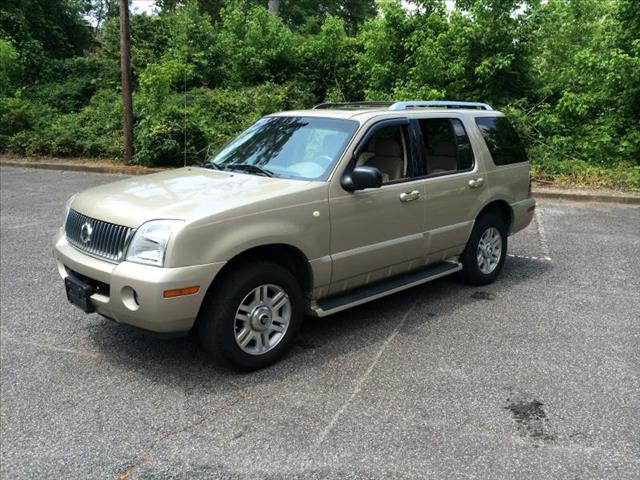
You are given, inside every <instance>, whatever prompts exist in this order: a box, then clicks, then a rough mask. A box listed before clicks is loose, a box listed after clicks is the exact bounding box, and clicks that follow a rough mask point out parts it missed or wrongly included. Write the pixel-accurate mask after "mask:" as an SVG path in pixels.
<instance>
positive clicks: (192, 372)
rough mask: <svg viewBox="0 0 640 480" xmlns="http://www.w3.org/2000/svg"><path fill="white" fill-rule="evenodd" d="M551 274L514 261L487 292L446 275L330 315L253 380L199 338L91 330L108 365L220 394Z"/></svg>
mask: <svg viewBox="0 0 640 480" xmlns="http://www.w3.org/2000/svg"><path fill="white" fill-rule="evenodd" d="M551 269H553V264H552V263H551V262H547V261H542V260H535V259H527V258H513V257H511V258H509V259H508V261H507V262H506V263H505V266H504V269H503V271H502V273H501V276H500V277H499V279H498V280H497V281H496V282H495V283H493V284H491V285H487V286H485V287H473V286H469V285H465V284H464V283H462V282H461V281H459V280H458V279H457V278H456V277H455V276H451V277H444V278H441V279H438V280H435V281H433V282H430V283H427V284H424V285H421V286H418V287H414V288H412V289H409V290H405V291H403V292H399V293H397V294H395V295H390V296H388V297H385V298H382V299H379V300H376V301H373V302H370V303H367V304H364V305H361V306H359V307H355V308H352V309H350V310H346V311H344V312H340V313H337V314H335V315H332V316H329V317H325V318H311V317H306V318H305V321H304V323H303V325H302V328H301V331H300V332H299V334H298V337H297V339H296V341H295V343H294V346H293V348H292V349H291V351H290V352H289V353H288V354H287V355H286V356H285V358H283V359H282V360H281V361H280V362H278V363H277V364H275V365H273V366H271V367H269V368H266V369H264V370H261V371H258V372H253V373H247V374H238V373H236V372H234V371H231V370H229V369H226V368H223V367H221V366H219V365H217V364H216V363H214V362H213V361H211V360H210V359H209V358H208V357H207V355H206V354H205V353H204V351H203V350H202V349H201V348H200V346H199V345H198V342H197V339H196V338H195V337H194V336H188V337H182V338H176V339H161V338H157V337H154V336H152V335H149V334H147V333H144V332H141V331H138V330H133V329H131V328H127V327H125V326H122V325H118V324H115V323H113V322H105V323H103V324H100V325H96V326H95V328H92V329H91V330H90V339H89V340H90V342H91V343H92V344H93V347H94V348H95V350H96V351H99V352H100V353H101V358H102V359H103V360H104V361H107V362H109V363H110V364H112V366H115V367H117V368H118V369H123V370H125V371H131V370H135V372H136V373H137V374H139V375H143V376H147V377H149V378H153V380H154V381H155V382H159V383H163V384H166V385H171V386H173V387H176V388H178V389H185V390H193V389H197V390H199V391H202V390H208V389H212V390H213V391H215V390H218V389H219V388H220V387H221V386H222V385H226V386H227V387H232V388H233V387H235V388H244V387H246V386H249V385H251V386H255V385H259V384H261V383H263V382H271V381H272V380H273V379H279V380H282V379H283V378H286V377H287V376H298V375H304V376H309V375H313V372H314V371H315V372H317V371H318V370H319V369H322V367H323V365H324V364H327V363H330V362H336V361H340V359H342V358H343V357H344V358H346V357H350V356H353V355H354V354H356V353H357V352H358V351H360V350H362V349H369V350H370V351H371V352H375V351H376V350H377V347H376V345H379V344H382V343H383V342H384V341H385V340H386V338H387V337H388V336H389V335H390V334H391V332H392V331H393V330H394V329H395V328H396V326H397V324H398V322H399V321H401V319H402V317H403V316H404V315H405V313H406V312H407V311H408V309H409V308H411V307H412V306H415V307H416V308H414V311H412V314H411V315H410V316H409V317H408V318H407V320H406V324H405V328H416V327H417V326H419V325H422V324H427V323H429V322H431V321H433V319H435V318H437V317H438V315H441V314H445V313H446V314H447V315H451V314H452V313H455V312H456V311H457V310H458V309H460V308H461V307H462V306H464V305H467V304H469V303H471V302H477V301H478V299H485V297H487V296H488V297H489V298H491V297H492V296H495V297H503V296H508V295H509V294H510V291H511V290H512V289H515V288H517V287H518V286H519V285H520V284H522V283H526V282H531V281H533V280H534V279H535V278H536V277H539V276H541V275H545V274H546V273H547V272H549V271H550V270H551ZM427 307H428V308H427ZM381 332H385V333H383V334H381Z"/></svg>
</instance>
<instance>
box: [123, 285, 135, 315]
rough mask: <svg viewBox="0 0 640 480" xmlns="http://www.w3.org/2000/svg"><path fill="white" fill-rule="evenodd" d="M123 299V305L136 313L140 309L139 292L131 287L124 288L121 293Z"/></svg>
mask: <svg viewBox="0 0 640 480" xmlns="http://www.w3.org/2000/svg"><path fill="white" fill-rule="evenodd" d="M120 295H121V297H122V303H124V306H125V307H127V308H128V309H129V310H132V311H134V312H135V311H136V310H138V308H140V299H139V298H138V292H136V291H135V290H134V289H133V288H131V287H122V291H121V293H120Z"/></svg>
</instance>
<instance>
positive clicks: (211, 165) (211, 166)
mask: <svg viewBox="0 0 640 480" xmlns="http://www.w3.org/2000/svg"><path fill="white" fill-rule="evenodd" d="M195 165H196V167H200V168H208V169H210V170H222V168H220V166H218V165H216V164H215V163H213V162H204V163H196V164H195Z"/></svg>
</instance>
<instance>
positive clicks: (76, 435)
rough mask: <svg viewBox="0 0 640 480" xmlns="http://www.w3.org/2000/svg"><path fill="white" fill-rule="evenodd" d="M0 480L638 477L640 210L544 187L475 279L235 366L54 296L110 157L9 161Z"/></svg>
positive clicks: (416, 295)
mask: <svg viewBox="0 0 640 480" xmlns="http://www.w3.org/2000/svg"><path fill="white" fill-rule="evenodd" d="M0 174H1V175H0V177H1V185H0V186H1V189H0V190H1V198H0V201H1V222H0V223H1V230H0V235H1V246H0V253H1V265H0V267H1V285H0V289H1V290H0V292H1V310H0V319H1V330H0V338H1V347H0V355H1V356H0V362H1V367H0V368H1V391H0V396H1V398H0V400H1V402H0V413H1V419H0V421H1V428H2V436H1V472H0V473H1V476H2V478H29V479H32V478H97V479H104V478H107V479H108V478H111V479H125V478H132V479H133V478H169V477H171V478H255V479H265V478H273V479H290V478H313V479H315V478H317V479H320V478H350V479H359V478H362V479H365V478H366V479H387V478H406V479H412V478H434V479H444V478H478V479H502V478H505V479H510V478H518V479H536V480H539V479H546V478H563V479H564V478H580V479H585V478H607V479H612V478H629V479H631V478H634V479H637V478H638V477H639V476H640V473H639V472H640V415H639V411H640V208H638V207H633V206H623V205H615V204H596V203H571V202H560V201H557V202H555V201H549V200H547V201H541V202H539V208H538V213H537V217H536V221H535V222H534V223H532V225H530V227H529V228H528V229H527V230H525V231H524V232H522V233H520V234H518V235H516V236H515V237H512V238H511V239H510V241H511V243H510V246H509V253H510V254H511V256H510V257H509V258H508V260H507V263H506V265H505V268H504V270H503V273H502V276H501V277H500V278H499V280H498V281H497V282H496V283H494V284H492V285H490V286H487V287H481V288H478V287H468V286H465V285H462V284H459V283H458V282H457V281H456V280H455V279H449V278H445V279H441V280H438V281H435V282H434V283H431V284H427V285H424V286H421V287H417V288H414V289H411V290H408V291H405V292H402V293H400V294H396V295H394V296H392V297H387V298H386V299H382V300H379V301H376V302H373V303H370V304H367V305H364V306H361V307H358V308H355V309H353V310H350V311H346V312H343V313H340V314H337V315H335V316H333V317H329V318H325V319H311V318H309V319H307V320H306V321H305V325H304V327H303V329H302V332H301V335H300V337H299V339H298V341H297V343H296V346H295V348H294V349H293V351H291V353H290V354H289V355H288V356H287V357H286V358H285V359H284V360H283V361H281V362H280V363H279V364H277V365H275V366H274V367H272V368H269V369H266V370H263V371H260V372H257V373H252V374H245V375H239V374H235V373H233V372H230V371H227V370H223V369H220V368H218V367H217V366H216V365H214V364H212V363H211V362H210V361H209V360H208V359H207V358H206V356H205V355H204V354H203V352H202V351H201V350H200V349H199V348H198V346H197V344H196V343H195V341H194V340H193V339H191V338H183V339H177V340H160V339H156V338H153V337H150V336H147V335H144V334H142V333H140V332H137V331H133V330H131V329H129V328H126V327H123V326H119V325H116V324H114V323H112V322H110V321H107V320H104V319H102V318H101V317H99V316H97V315H89V316H86V315H85V314H83V313H82V312H81V311H80V310H78V309H76V308H74V307H72V306H71V305H69V304H68V303H67V301H66V298H65V295H64V289H63V284H62V281H61V280H60V278H59V277H58V274H57V271H56V269H55V265H54V262H53V260H52V255H51V246H50V238H51V236H52V235H53V233H54V231H55V230H56V229H57V228H58V227H59V224H60V223H61V221H62V213H63V206H64V203H65V201H66V199H67V198H68V197H69V196H70V195H71V194H73V193H75V192H77V191H79V190H82V189H84V188H87V187H90V186H92V185H98V184H101V183H105V182H109V181H112V180H113V179H115V178H118V177H114V176H108V175H99V174H87V173H73V172H59V171H44V170H32V169H18V168H7V167H4V168H2V169H0Z"/></svg>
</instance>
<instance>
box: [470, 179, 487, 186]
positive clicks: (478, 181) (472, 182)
mask: <svg viewBox="0 0 640 480" xmlns="http://www.w3.org/2000/svg"><path fill="white" fill-rule="evenodd" d="M483 184H484V178H474V179H472V180H469V186H470V187H471V188H478V187H481V186H482V185H483Z"/></svg>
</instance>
